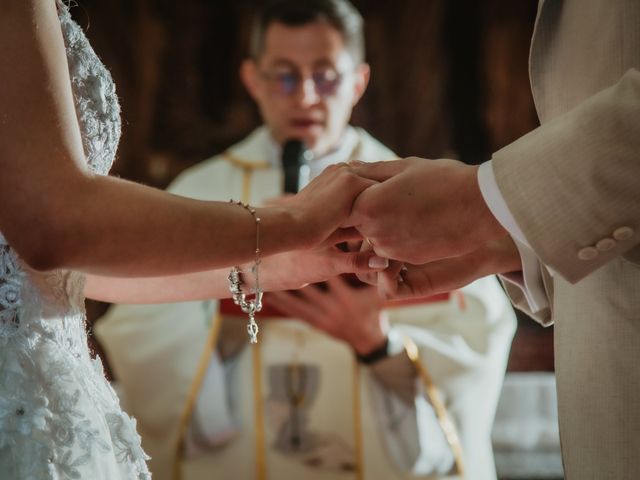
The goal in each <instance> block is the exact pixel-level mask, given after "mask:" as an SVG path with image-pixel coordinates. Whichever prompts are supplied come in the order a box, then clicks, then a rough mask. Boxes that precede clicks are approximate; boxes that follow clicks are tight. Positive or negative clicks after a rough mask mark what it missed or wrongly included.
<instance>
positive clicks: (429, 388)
mask: <svg viewBox="0 0 640 480" xmlns="http://www.w3.org/2000/svg"><path fill="white" fill-rule="evenodd" d="M403 342H404V348H405V351H406V352H407V356H408V357H409V360H411V362H412V363H413V365H414V367H415V369H416V371H417V373H418V376H419V377H420V380H422V383H423V385H424V387H425V391H426V394H427V397H429V400H430V401H431V405H433V409H434V410H435V412H436V416H437V417H438V422H439V423H440V427H441V428H442V431H443V432H444V435H445V438H446V439H447V443H448V444H449V447H450V448H451V451H452V452H453V456H454V459H455V462H456V469H457V472H456V473H457V474H458V475H459V477H460V478H461V479H462V478H464V464H463V461H462V445H461V444H460V438H459V437H458V431H457V429H456V426H455V425H454V424H453V421H452V420H451V417H450V416H449V412H448V411H447V407H446V406H445V405H444V402H443V401H442V396H441V394H440V390H439V389H438V387H436V385H435V384H434V383H433V379H432V378H431V375H430V374H429V371H428V370H427V367H425V366H424V365H423V364H422V362H421V361H420V354H419V350H418V346H417V345H416V344H415V342H414V341H413V340H412V339H411V338H409V337H407V336H404V338H403Z"/></svg>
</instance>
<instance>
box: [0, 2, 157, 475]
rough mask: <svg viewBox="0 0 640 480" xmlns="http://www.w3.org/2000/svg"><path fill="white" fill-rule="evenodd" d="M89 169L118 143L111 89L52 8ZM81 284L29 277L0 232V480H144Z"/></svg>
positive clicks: (99, 167)
mask: <svg viewBox="0 0 640 480" xmlns="http://www.w3.org/2000/svg"><path fill="white" fill-rule="evenodd" d="M59 16H60V25H61V27H62V32H63V36H64V39H65V44H66V48H67V59H68V62H69V73H70V78H71V83H72V89H73V94H74V100H75V107H76V112H77V116H78V122H79V125H80V129H81V133H82V141H83V146H84V151H85V154H86V158H87V162H88V165H89V167H90V169H91V170H92V171H93V172H95V173H98V174H106V173H108V171H109V169H110V168H111V165H112V163H113V160H114V157H115V151H116V148H117V145H118V141H119V137H120V107H119V104H118V100H117V97H116V93H115V86H114V83H113V81H112V79H111V76H110V74H109V72H108V71H107V69H106V68H105V67H104V65H103V64H102V63H101V62H100V60H99V59H98V57H97V56H96V55H95V53H94V51H93V49H92V48H91V46H90V45H89V42H88V41H87V39H86V37H85V36H84V33H83V32H82V30H81V29H80V27H79V26H78V25H77V24H76V23H75V22H74V21H73V20H72V19H71V16H70V14H69V11H68V9H67V7H65V6H63V5H60V4H59ZM83 289H84V278H83V277H82V275H80V274H78V273H76V272H71V271H64V270H58V271H53V272H46V273H42V272H36V271H33V270H31V269H29V268H28V267H27V266H26V265H25V264H24V263H23V262H21V260H20V258H19V257H18V256H17V254H16V253H15V252H14V251H13V250H12V249H11V247H10V246H9V245H8V243H7V241H6V240H5V238H4V237H3V236H2V234H1V233H0V478H12V479H38V480H39V479H56V480H59V479H80V478H82V479H84V478H91V479H105V480H106V479H110V480H112V479H149V478H150V475H149V473H148V470H147V467H146V463H145V460H146V458H147V457H146V455H145V454H144V452H143V450H142V448H141V446H140V437H139V435H138V434H137V433H136V429H135V421H134V420H132V419H131V418H129V417H128V416H127V415H126V414H124V413H123V412H122V410H121V409H120V406H119V403H118V398H117V396H116V394H115V393H114V391H113V389H112V388H111V387H110V385H109V384H108V383H107V381H106V380H105V378H104V373H103V368H102V364H101V362H100V360H99V359H94V358H92V356H91V354H90V352H89V349H88V346H87V335H86V326H85V313H84V296H83Z"/></svg>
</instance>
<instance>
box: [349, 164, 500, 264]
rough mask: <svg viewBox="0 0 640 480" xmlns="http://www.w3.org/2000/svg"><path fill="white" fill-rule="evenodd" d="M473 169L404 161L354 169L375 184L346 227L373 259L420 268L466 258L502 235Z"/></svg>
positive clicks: (362, 194)
mask: <svg viewBox="0 0 640 480" xmlns="http://www.w3.org/2000/svg"><path fill="white" fill-rule="evenodd" d="M477 168H478V167H475V166H468V165H465V164H463V163H461V162H458V161H455V160H424V159H420V158H407V159H404V160H395V161H387V162H377V163H366V164H358V165H355V166H353V171H354V172H355V173H356V174H358V175H360V176H362V177H365V178H368V179H371V180H375V181H377V182H381V183H379V184H374V185H372V186H370V187H369V188H368V189H366V190H365V191H364V192H362V193H361V194H360V196H359V197H358V198H357V199H356V202H355V204H354V207H353V211H352V214H351V217H350V218H349V220H348V221H347V223H346V225H349V226H354V227H356V228H357V229H358V230H359V231H360V233H361V234H362V236H363V237H364V238H365V239H367V241H368V242H369V243H370V244H371V245H372V246H373V248H374V250H375V252H376V253H377V254H378V255H381V256H384V257H388V258H392V259H395V260H400V261H403V262H408V263H412V264H424V263H426V262H431V261H434V260H441V259H445V258H448V257H455V256H460V255H465V254H468V253H471V252H473V251H474V250H477V249H478V248H480V247H482V246H483V245H485V244H486V243H487V242H490V241H493V240H498V239H500V238H502V237H505V236H506V235H507V232H506V230H504V229H503V228H502V226H501V225H500V224H499V223H498V221H497V220H496V219H495V218H494V217H493V215H492V214H491V211H490V210H489V208H488V207H487V205H486V204H485V202H484V199H483V198H482V194H481V193H480V188H479V186H478V181H477Z"/></svg>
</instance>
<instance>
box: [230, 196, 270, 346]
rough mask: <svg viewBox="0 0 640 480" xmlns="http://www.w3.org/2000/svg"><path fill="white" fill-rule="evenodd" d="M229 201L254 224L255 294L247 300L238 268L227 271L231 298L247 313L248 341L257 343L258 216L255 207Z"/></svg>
mask: <svg viewBox="0 0 640 480" xmlns="http://www.w3.org/2000/svg"><path fill="white" fill-rule="evenodd" d="M229 202H230V203H235V204H236V205H239V206H241V207H242V208H244V209H245V210H247V211H248V212H249V213H250V214H251V215H252V216H253V219H254V221H255V224H256V249H255V260H254V263H253V266H252V267H251V273H252V274H253V278H254V280H255V287H254V288H253V289H252V293H254V294H255V296H254V298H253V299H251V300H247V295H246V294H245V293H244V292H243V291H242V283H243V282H242V277H241V271H240V268H239V267H237V266H235V267H233V268H232V269H231V271H230V272H229V276H228V279H229V291H230V292H231V296H232V298H233V302H234V303H235V304H236V305H239V306H240V308H241V309H242V311H243V312H244V313H246V314H247V315H249V321H248V322H247V333H248V334H249V341H250V342H251V343H258V324H257V323H256V320H255V315H256V313H258V312H259V311H260V310H262V293H263V292H262V289H261V288H260V217H258V215H257V212H256V209H255V208H253V207H251V206H249V205H248V204H245V203H242V202H235V201H233V200H229Z"/></svg>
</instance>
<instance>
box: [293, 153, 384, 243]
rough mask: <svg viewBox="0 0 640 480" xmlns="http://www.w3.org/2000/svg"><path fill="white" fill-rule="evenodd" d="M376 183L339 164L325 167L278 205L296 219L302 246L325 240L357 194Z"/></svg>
mask: <svg viewBox="0 0 640 480" xmlns="http://www.w3.org/2000/svg"><path fill="white" fill-rule="evenodd" d="M376 183H377V182H375V181H373V180H369V179H366V178H362V177H360V176H358V175H356V174H355V173H354V172H353V170H352V167H351V166H349V165H347V164H344V163H341V164H337V165H332V166H330V167H328V168H326V169H325V170H324V171H323V172H322V174H320V175H319V176H317V177H316V178H315V179H314V180H313V181H312V182H311V183H310V184H309V185H307V186H306V187H305V188H304V189H303V190H301V191H300V192H299V193H298V194H297V195H293V196H290V197H286V198H284V199H283V200H282V203H281V205H282V206H284V207H285V208H288V209H290V210H291V213H292V215H293V216H294V217H295V218H296V220H297V223H298V225H299V227H298V231H297V234H298V235H300V237H301V239H302V244H303V245H302V248H312V247H316V246H318V245H320V244H322V243H326V241H327V239H328V238H330V237H331V236H333V235H335V232H336V231H337V230H338V231H339V227H340V226H341V225H342V224H343V223H344V222H345V221H346V220H347V218H348V217H349V216H350V215H351V209H352V207H353V204H354V202H355V199H356V198H357V197H358V195H360V193H362V192H363V191H364V190H365V189H366V188H368V187H370V186H372V185H375V184H376Z"/></svg>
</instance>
